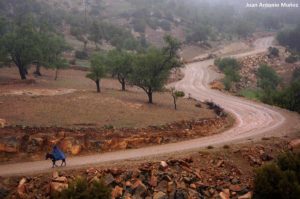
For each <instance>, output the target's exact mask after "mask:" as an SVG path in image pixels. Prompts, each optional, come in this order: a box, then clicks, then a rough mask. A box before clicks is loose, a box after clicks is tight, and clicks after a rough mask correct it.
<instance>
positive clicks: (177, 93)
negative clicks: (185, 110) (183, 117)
mask: <svg viewBox="0 0 300 199" xmlns="http://www.w3.org/2000/svg"><path fill="white" fill-rule="evenodd" d="M171 95H172V97H173V103H174V109H175V110H177V100H178V98H180V97H184V96H185V94H184V92H182V91H177V90H175V88H171Z"/></svg>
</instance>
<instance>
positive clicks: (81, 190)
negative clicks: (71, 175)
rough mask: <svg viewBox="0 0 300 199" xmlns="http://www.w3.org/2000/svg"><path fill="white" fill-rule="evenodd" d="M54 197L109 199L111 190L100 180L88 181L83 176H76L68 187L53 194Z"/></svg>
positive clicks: (66, 198)
mask: <svg viewBox="0 0 300 199" xmlns="http://www.w3.org/2000/svg"><path fill="white" fill-rule="evenodd" d="M53 198H55V199H109V198H111V190H110V188H109V187H107V186H106V185H105V184H104V183H103V182H102V181H93V182H92V183H90V184H89V183H88V181H87V180H86V179H85V178H81V177H78V178H76V179H75V180H74V181H73V182H71V183H70V185H69V187H68V188H67V189H65V190H63V191H62V192H61V193H57V194H55V195H54V196H53Z"/></svg>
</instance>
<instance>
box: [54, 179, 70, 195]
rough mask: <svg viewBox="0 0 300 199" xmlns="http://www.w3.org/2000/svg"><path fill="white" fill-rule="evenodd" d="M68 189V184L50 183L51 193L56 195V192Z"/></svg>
mask: <svg viewBox="0 0 300 199" xmlns="http://www.w3.org/2000/svg"><path fill="white" fill-rule="evenodd" d="M67 188H68V184H66V183H60V182H51V183H50V190H51V193H52V194H53V193H55V192H61V191H62V190H64V189H67Z"/></svg>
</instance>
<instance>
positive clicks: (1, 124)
mask: <svg viewBox="0 0 300 199" xmlns="http://www.w3.org/2000/svg"><path fill="white" fill-rule="evenodd" d="M6 125H7V122H6V120H5V119H0V128H4V127H5V126H6Z"/></svg>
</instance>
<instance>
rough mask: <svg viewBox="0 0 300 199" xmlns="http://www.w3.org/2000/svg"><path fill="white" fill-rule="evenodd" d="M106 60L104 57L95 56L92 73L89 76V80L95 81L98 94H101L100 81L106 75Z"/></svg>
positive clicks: (93, 57) (92, 60)
mask: <svg viewBox="0 0 300 199" xmlns="http://www.w3.org/2000/svg"><path fill="white" fill-rule="evenodd" d="M105 64H106V58H105V56H104V55H101V54H95V55H93V56H92V59H91V67H90V72H89V73H88V74H87V76H86V77H87V78H89V79H91V80H93V81H94V82H95V83H96V86H97V92H98V93H100V92H101V89H100V81H101V78H103V77H104V76H105V74H106V68H105Z"/></svg>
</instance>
